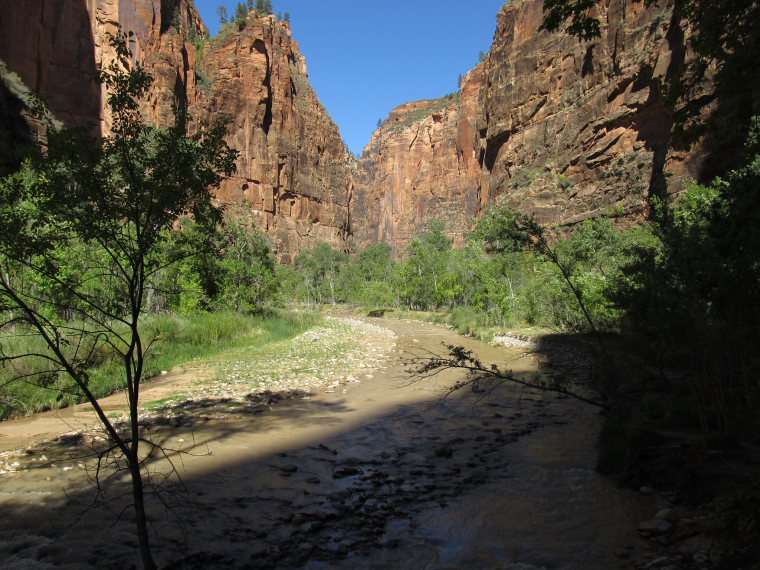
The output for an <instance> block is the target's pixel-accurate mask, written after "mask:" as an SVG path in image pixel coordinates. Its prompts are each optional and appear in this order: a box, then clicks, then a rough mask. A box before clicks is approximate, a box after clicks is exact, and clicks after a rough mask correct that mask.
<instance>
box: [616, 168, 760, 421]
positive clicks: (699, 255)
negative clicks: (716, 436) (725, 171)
mask: <svg viewBox="0 0 760 570" xmlns="http://www.w3.org/2000/svg"><path fill="white" fill-rule="evenodd" d="M759 186H760V157H757V156H756V157H755V158H754V159H752V160H751V161H749V163H748V165H747V166H745V167H744V168H742V169H740V170H737V171H734V172H731V173H729V175H728V176H727V177H726V179H725V180H720V179H717V180H716V181H715V182H714V183H713V184H711V185H710V186H701V185H697V184H692V186H691V188H690V190H689V191H688V192H687V194H686V195H685V196H684V197H683V198H682V200H681V201H680V202H679V203H678V204H677V205H676V206H675V207H674V208H669V207H667V206H666V205H665V204H662V203H659V204H657V210H656V214H655V215H656V219H655V222H654V223H653V229H654V234H655V236H656V240H657V241H656V246H655V247H654V248H639V249H638V250H637V251H636V252H635V253H636V255H635V256H634V257H633V258H632V259H631V260H630V262H629V263H628V264H627V265H626V266H625V267H624V270H623V272H622V274H621V275H620V276H619V278H618V279H617V280H616V283H615V289H614V291H613V294H612V295H611V298H612V299H613V300H614V301H615V302H616V304H617V306H619V307H620V308H621V309H622V310H623V312H624V315H625V318H626V323H627V326H629V327H630V328H631V329H632V330H634V331H636V332H637V333H638V334H641V335H646V336H648V337H649V338H651V339H653V341H654V344H656V346H657V350H658V351H659V355H658V357H659V359H660V360H661V361H663V362H664V364H665V365H666V366H667V367H669V368H675V369H678V370H681V371H683V372H684V373H685V376H684V377H683V378H681V379H680V381H679V382H676V383H675V386H676V388H677V389H678V390H681V391H683V392H684V394H685V397H688V401H690V402H691V404H692V406H694V409H695V410H696V411H697V412H698V414H699V417H700V420H701V422H702V426H703V428H704V429H706V430H717V431H718V432H719V433H722V434H735V433H739V434H748V433H753V432H754V433H757V432H758V430H760V425H758V422H757V421H756V420H755V419H754V418H756V411H755V410H756V409H757V405H758V403H760V386H758V383H757V380H756V379H757V377H758V372H760V358H759V357H758V356H757V351H756V346H757V345H758V342H760V338H759V337H760V335H759V334H758V329H757V322H759V321H758V320H759V319H760V289H759V288H758V287H757V284H758V283H760V262H759V261H758V253H757V252H758V251H760V231H759V230H758V228H759V227H760V200H758V197H757V188H758V187H759ZM674 338H677V339H679V342H677V343H673V342H671V339H674Z"/></svg>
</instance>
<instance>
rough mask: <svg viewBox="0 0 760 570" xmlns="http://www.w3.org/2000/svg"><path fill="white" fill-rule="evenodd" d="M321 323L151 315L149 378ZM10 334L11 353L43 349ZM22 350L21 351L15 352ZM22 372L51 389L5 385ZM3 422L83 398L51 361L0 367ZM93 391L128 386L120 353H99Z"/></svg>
mask: <svg viewBox="0 0 760 570" xmlns="http://www.w3.org/2000/svg"><path fill="white" fill-rule="evenodd" d="M317 321H318V319H317V317H316V316H311V315H309V314H305V313H288V312H283V311H277V312H272V313H264V314H261V315H256V316H251V315H244V314H241V313H234V312H230V311H219V312H214V313H196V314H185V315H181V314H178V313H157V314H152V315H147V316H146V318H145V319H144V321H143V322H142V324H141V325H140V326H141V330H142V335H143V337H144V338H145V339H146V340H147V341H148V342H151V343H152V346H151V350H150V351H149V352H148V354H147V358H146V362H145V369H146V372H145V375H146V377H150V376H154V375H157V374H159V373H160V372H161V371H162V370H171V369H172V368H173V367H175V366H177V365H182V364H185V363H188V362H191V361H197V360H198V359H203V358H211V357H214V356H215V355H217V354H222V353H224V352H227V351H230V350H234V349H236V348H243V347H245V348H251V347H256V346H266V345H268V344H271V343H274V342H279V341H281V340H284V339H287V338H291V337H293V336H295V335H297V334H300V333H301V332H303V331H305V330H307V329H308V328H309V327H311V326H313V325H314V324H316V322H317ZM19 333H20V331H17V333H16V334H8V333H6V334H5V335H4V336H2V337H0V338H1V340H0V342H2V344H3V346H4V347H8V350H9V351H16V352H17V351H18V350H20V349H21V345H24V347H23V349H24V350H27V351H29V352H36V351H38V350H39V351H41V350H44V345H43V344H42V343H41V342H40V341H41V339H39V338H38V337H37V338H34V337H30V336H28V335H24V334H19ZM29 343H32V344H31V346H30V345H29ZM15 346H19V349H18V350H17V349H15V348H14V347H15ZM20 373H25V374H34V373H40V374H42V373H48V374H49V375H50V376H49V380H48V384H47V386H45V387H43V386H41V385H40V384H39V383H31V384H30V383H26V382H10V383H7V381H8V380H9V379H10V378H11V377H12V376H13V375H18V374H20ZM0 385H2V387H1V388H0V419H8V418H10V417H18V416H23V415H27V414H29V413H33V412H39V411H42V410H48V409H53V408H59V407H62V406H66V405H69V404H73V403H77V402H79V401H81V394H76V393H71V392H68V391H65V392H61V390H62V389H64V390H65V388H66V385H67V380H66V379H65V378H64V377H63V375H61V374H53V371H52V370H51V368H50V364H49V362H48V361H46V360H45V359H42V358H36V359H27V360H25V361H24V362H22V363H16V364H14V365H13V367H12V368H3V369H0ZM89 386H90V389H91V391H92V392H93V394H95V395H96V396H98V397H101V396H107V395H109V394H112V393H113V392H115V391H117V390H122V389H124V387H125V382H124V376H123V374H121V370H120V362H119V356H118V354H116V353H114V352H113V351H108V350H102V351H99V352H98V354H97V355H96V357H95V358H94V359H93V361H92V363H91V368H90V384H89Z"/></svg>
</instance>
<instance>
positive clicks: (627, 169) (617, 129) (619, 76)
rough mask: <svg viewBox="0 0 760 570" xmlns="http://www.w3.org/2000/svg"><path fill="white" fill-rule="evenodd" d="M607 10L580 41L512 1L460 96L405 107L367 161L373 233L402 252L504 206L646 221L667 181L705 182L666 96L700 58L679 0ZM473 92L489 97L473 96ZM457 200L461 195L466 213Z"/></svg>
mask: <svg viewBox="0 0 760 570" xmlns="http://www.w3.org/2000/svg"><path fill="white" fill-rule="evenodd" d="M596 10H597V15H598V16H599V17H600V19H601V22H602V36H601V37H600V38H599V39H597V40H594V41H591V42H579V41H578V40H577V39H575V38H572V37H570V36H567V35H566V34H563V33H548V32H543V31H539V26H540V24H541V20H542V17H543V3H542V1H541V0H511V1H510V2H509V3H508V4H506V5H505V6H504V7H503V8H502V10H501V12H500V13H499V15H498V25H497V30H496V34H495V36H494V42H493V46H492V48H491V51H490V53H489V54H488V57H487V59H486V61H485V62H484V63H483V64H481V65H480V66H478V68H476V69H475V70H474V71H473V72H472V73H471V74H470V76H469V77H468V80H467V81H466V82H465V84H464V88H463V90H462V91H461V92H460V94H458V95H457V96H455V97H454V98H453V100H452V102H451V103H449V104H447V105H444V106H443V108H442V109H440V108H433V107H435V106H436V105H438V104H437V103H424V104H423V103H417V104H410V105H411V106H410V105H405V106H402V107H399V108H397V109H396V110H394V111H393V113H391V116H390V117H389V119H388V120H386V121H385V123H384V124H383V126H382V127H381V128H380V129H379V131H378V132H376V133H375V134H374V135H373V136H372V141H371V142H370V144H369V145H368V146H367V148H366V150H365V152H364V155H363V157H362V160H361V163H360V175H359V178H358V180H359V183H358V184H357V196H358V202H359V203H361V204H364V205H365V206H366V209H367V211H366V219H367V220H368V221H369V225H370V226H372V224H373V223H377V224H378V226H379V228H378V229H377V230H376V231H375V233H374V235H373V234H372V231H370V232H364V233H362V234H361V235H362V236H363V239H364V241H365V242H366V241H369V240H370V239H389V240H390V241H391V242H393V243H394V244H395V246H396V250H397V251H400V250H401V249H402V248H403V245H404V244H405V243H406V242H408V239H409V235H410V232H411V233H413V229H416V228H421V227H423V226H424V224H425V223H426V222H427V221H428V220H430V219H431V218H434V217H443V218H445V219H446V220H447V222H448V226H449V232H450V233H451V235H452V236H453V237H457V236H458V235H461V232H462V231H465V230H467V229H469V228H471V227H472V225H473V223H474V218H475V217H477V216H478V215H480V214H481V213H482V212H483V211H484V209H485V208H487V207H488V206H489V205H490V204H493V203H503V204H506V205H508V206H510V207H512V208H516V209H519V210H522V211H525V212H529V213H533V214H535V215H536V217H537V219H538V220H539V221H540V222H542V223H544V224H560V225H572V224H574V223H577V222H579V221H581V220H584V219H587V218H591V217H596V216H600V215H611V216H616V217H619V216H626V217H628V218H632V219H636V218H640V217H641V216H643V215H644V212H645V209H646V204H647V197H648V196H649V195H650V194H652V193H657V192H662V191H663V190H664V188H665V184H664V181H665V180H666V179H667V188H668V191H670V192H677V191H679V189H680V188H682V187H683V182H684V180H685V179H687V178H698V176H699V169H700V165H701V163H702V153H701V147H700V146H699V145H697V146H695V147H693V148H692V149H691V150H690V151H688V152H687V151H686V150H679V149H678V145H677V144H676V143H675V141H674V140H673V138H672V134H671V133H672V126H673V121H672V114H671V112H670V111H669V110H668V108H667V107H666V105H665V104H664V103H663V98H662V95H661V93H660V85H661V82H662V81H663V80H666V79H668V78H670V77H672V76H673V75H674V74H678V73H680V72H681V70H682V64H683V61H684V58H685V57H687V54H686V49H685V40H684V34H683V32H682V31H681V27H680V23H679V22H673V21H671V16H672V7H671V5H670V4H669V3H667V2H660V3H658V4H656V5H651V6H646V3H641V2H625V1H624V0H612V1H610V2H607V3H599V4H598V5H597V8H596ZM473 93H476V95H475V96H476V97H477V104H472V105H470V104H467V105H465V103H464V101H465V100H472V97H473ZM457 97H461V101H462V103H453V101H455V100H456V99H457ZM424 107H428V108H429V109H428V110H429V112H426V113H425V112H422V110H423V108H424ZM473 124H474V125H475V127H474V128H473V129H471V127H470V125H473ZM463 134H464V136H463ZM436 135H438V138H436ZM420 141H424V142H425V143H426V144H422V143H421V142H420ZM674 148H675V149H676V150H673V149H674ZM404 149H409V150H408V153H407V152H405V151H404ZM472 156H475V157H476V159H475V161H474V162H475V163H476V164H475V165H473V164H472V163H471V162H467V161H468V160H469V157H472ZM455 173H457V174H460V176H457V175H456V174H455ZM432 204H435V205H434V206H431V205H432ZM446 204H451V205H454V204H458V205H459V209H458V210H456V212H455V215H453V216H449V215H448V214H447V210H448V208H447V207H446V206H445V205H446ZM375 220H376V221H377V222H375Z"/></svg>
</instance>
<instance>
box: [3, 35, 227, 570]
mask: <svg viewBox="0 0 760 570" xmlns="http://www.w3.org/2000/svg"><path fill="white" fill-rule="evenodd" d="M129 36H131V33H130V34H128V35H127V34H123V33H121V32H119V33H117V34H116V35H115V36H112V37H111V40H110V41H111V45H112V46H113V48H114V49H115V53H116V58H115V60H114V61H113V63H111V64H110V65H108V66H107V67H106V68H105V69H103V70H102V71H101V72H99V74H98V79H99V81H100V82H101V83H103V84H104V85H105V87H106V89H107V91H108V98H107V104H108V107H109V109H110V111H111V116H112V120H113V123H112V128H111V132H110V134H108V135H107V136H105V137H103V138H94V137H92V136H89V135H86V134H84V133H82V132H78V131H75V130H67V129H63V130H60V131H59V132H54V130H51V132H50V136H49V144H48V148H47V149H46V150H45V151H44V152H43V153H41V154H40V156H39V157H38V158H37V159H35V160H30V161H28V162H27V163H26V164H25V165H24V167H23V168H22V169H21V170H20V171H19V172H17V173H15V174H13V175H11V176H9V177H7V178H6V179H4V180H2V182H1V183H0V226H1V227H2V228H3V230H2V233H0V311H1V313H0V314H2V315H3V317H4V318H3V320H2V322H0V327H1V328H2V329H3V332H6V331H10V333H9V334H15V335H25V336H28V337H35V339H36V340H35V341H34V342H35V343H36V344H34V343H32V342H31V339H30V342H29V343H27V346H42V347H43V348H41V349H40V350H35V351H33V353H32V352H14V353H8V352H7V351H6V350H3V351H2V352H0V362H1V363H2V364H3V365H4V366H16V365H17V364H18V363H20V362H21V361H24V360H26V359H29V358H37V359H42V360H44V361H46V362H47V363H48V366H47V369H46V370H45V371H43V372H38V373H28V374H23V375H22V376H23V378H21V380H22V381H26V382H35V383H38V384H40V385H50V384H51V383H52V382H53V380H56V383H57V384H59V385H60V378H61V377H67V378H68V379H69V381H70V382H69V384H68V387H67V388H64V389H68V390H69V391H71V392H73V393H76V394H77V395H79V396H80V397H81V398H83V399H86V400H87V401H88V402H89V403H90V404H91V405H92V407H93V409H94V410H95V413H96V414H97V416H98V418H99V419H100V421H101V423H102V424H103V428H104V429H105V432H106V434H107V436H108V440H109V447H108V448H107V449H106V451H105V452H106V453H108V454H110V455H109V457H110V458H111V464H112V465H115V466H117V468H119V469H124V470H126V471H128V472H129V475H130V479H131V497H132V503H133V507H134V513H135V520H136V526H137V535H138V539H139V550H140V556H141V558H142V563H143V566H144V568H146V569H148V570H149V569H153V568H156V564H155V562H154V561H153V558H152V554H151V548H150V539H149V531H148V526H147V522H146V507H145V484H146V480H145V478H146V476H147V477H149V475H148V473H147V471H146V466H147V461H148V460H149V459H150V455H151V452H155V451H156V447H155V446H154V445H143V444H144V443H145V442H146V439H145V436H144V434H143V433H142V432H141V430H140V425H139V418H138V403H139V398H140V389H141V386H142V383H143V381H144V379H145V378H144V376H145V367H144V365H145V357H146V351H147V350H148V349H149V345H150V343H149V341H147V340H146V339H145V338H144V337H143V334H142V332H141V329H140V325H141V318H142V316H143V314H144V311H145V304H146V294H147V292H148V288H149V283H150V280H151V278H152V277H153V276H154V275H155V274H156V273H157V272H159V271H160V270H161V269H162V268H163V267H165V266H166V265H169V264H171V263H173V262H174V261H176V259H172V258H168V259H167V258H166V256H165V255H163V254H161V252H160V250H161V249H162V248H161V246H162V244H163V243H164V242H165V240H166V239H167V238H168V236H169V235H170V233H171V232H172V231H173V227H174V225H175V222H176V221H177V219H178V218H179V216H181V215H184V214H187V213H190V214H192V215H194V216H195V217H196V219H197V220H199V221H203V220H208V221H209V222H210V223H211V224H213V223H215V222H216V220H218V218H219V216H218V212H217V211H216V210H215V209H214V208H212V206H211V202H210V199H211V191H212V189H213V188H215V187H217V186H218V185H219V183H220V181H221V180H222V177H223V176H225V175H229V174H231V173H232V172H233V169H234V160H235V157H236V154H237V153H236V152H235V151H233V150H231V149H230V148H229V147H228V146H227V145H226V143H225V142H224V141H223V136H224V135H225V131H226V130H225V127H224V125H223V124H222V123H219V124H216V125H214V126H211V127H207V128H205V129H202V130H201V132H200V133H199V134H198V135H197V136H194V137H190V136H188V133H187V130H186V121H185V118H184V117H183V115H182V114H181V113H178V115H177V120H176V122H175V124H174V125H173V126H172V127H170V128H167V129H158V128H155V127H153V126H150V125H147V124H145V123H144V122H143V120H142V118H141V114H140V99H141V98H144V97H145V96H146V95H147V93H148V90H149V88H150V86H151V83H152V80H153V79H152V77H151V75H150V74H149V73H147V72H146V71H145V69H144V68H143V67H142V65H140V64H139V63H133V61H132V57H131V52H130V49H129V41H130V40H129ZM75 244H79V249H78V251H80V252H81V255H82V256H83V258H82V259H80V260H78V261H79V269H78V270H77V271H70V270H68V268H69V267H70V260H69V259H68V257H69V256H70V251H71V249H69V248H70V246H73V245H75ZM94 284H100V286H94ZM103 291H109V293H108V294H107V295H104V294H103ZM5 340H7V337H5ZM6 346H7V343H6ZM3 348H6V347H3ZM103 354H107V355H111V356H112V357H113V358H114V359H116V360H117V361H120V362H121V363H122V364H121V365H122V371H123V375H124V381H125V384H126V394H127V397H128V404H129V419H128V422H127V424H126V425H117V424H115V423H114V422H113V421H111V420H110V419H109V418H108V417H107V416H106V414H105V412H104V410H103V408H102V407H101V406H100V405H99V404H98V401H97V399H96V397H95V395H94V394H93V392H92V390H91V388H90V378H89V375H88V368H89V367H90V366H91V364H92V363H93V362H96V361H97V359H98V358H100V357H101V355H103ZM146 450H147V452H146Z"/></svg>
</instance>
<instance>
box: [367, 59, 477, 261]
mask: <svg viewBox="0 0 760 570" xmlns="http://www.w3.org/2000/svg"><path fill="white" fill-rule="evenodd" d="M482 82H483V67H482V66H478V67H476V68H475V69H474V70H473V71H471V72H470V73H469V74H467V76H466V77H465V78H464V80H463V83H462V89H461V90H460V91H459V92H458V93H456V94H453V95H450V96H447V97H443V98H441V99H433V100H430V101H418V102H415V103H407V104H406V105H402V106H400V107H397V108H396V109H394V110H393V111H392V112H391V113H390V115H389V116H388V118H387V119H386V120H385V122H384V123H383V125H382V127H381V128H380V129H379V130H377V131H375V133H373V135H372V139H371V140H370V143H369V145H367V147H366V149H365V151H364V154H363V156H362V159H361V161H360V170H359V175H358V179H357V192H356V207H355V209H354V212H353V218H354V232H355V236H356V240H357V242H358V243H359V244H362V245H366V244H367V243H368V242H372V241H386V242H388V243H390V244H391V245H392V246H393V247H394V249H395V250H396V251H397V252H399V251H401V250H402V249H403V247H404V246H405V245H406V244H407V243H408V242H409V241H410V240H411V238H412V237H413V236H414V235H415V234H416V233H418V232H419V231H420V230H422V229H423V228H424V225H425V223H426V222H427V221H428V220H431V219H435V218H441V219H444V220H446V221H447V222H448V228H449V230H450V233H452V235H454V237H455V242H457V243H460V242H461V237H462V231H463V230H464V229H467V228H469V227H470V225H471V220H472V218H473V216H475V215H477V214H478V212H479V210H480V197H479V189H478V180H479V172H480V166H479V164H478V155H477V145H478V132H477V127H476V123H477V119H478V116H479V109H480V107H479V103H478V96H479V94H480V91H481V88H482Z"/></svg>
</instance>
